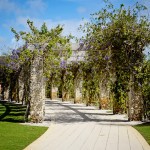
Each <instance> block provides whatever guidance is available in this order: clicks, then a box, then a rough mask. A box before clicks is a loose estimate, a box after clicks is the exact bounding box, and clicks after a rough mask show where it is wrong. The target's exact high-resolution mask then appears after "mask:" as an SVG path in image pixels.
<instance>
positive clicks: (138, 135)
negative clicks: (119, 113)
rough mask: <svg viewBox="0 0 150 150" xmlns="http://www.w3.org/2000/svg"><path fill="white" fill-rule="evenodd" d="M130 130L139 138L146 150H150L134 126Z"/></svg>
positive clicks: (149, 146)
mask: <svg viewBox="0 0 150 150" xmlns="http://www.w3.org/2000/svg"><path fill="white" fill-rule="evenodd" d="M128 129H129V130H131V131H132V132H133V133H134V134H135V136H136V137H137V138H138V140H139V142H140V143H141V145H142V147H143V149H144V150H150V145H149V144H148V143H147V141H146V140H145V139H144V137H143V136H142V135H141V134H140V133H139V132H138V131H137V130H136V129H135V128H133V127H132V126H129V127H128Z"/></svg>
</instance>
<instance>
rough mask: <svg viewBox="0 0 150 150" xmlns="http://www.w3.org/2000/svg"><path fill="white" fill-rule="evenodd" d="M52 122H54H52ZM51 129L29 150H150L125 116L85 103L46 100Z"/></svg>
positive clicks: (46, 117)
mask: <svg viewBox="0 0 150 150" xmlns="http://www.w3.org/2000/svg"><path fill="white" fill-rule="evenodd" d="M50 120H51V121H50ZM44 122H45V123H46V122H50V127H49V129H48V130H47V132H45V133H44V134H43V135H42V136H41V137H40V138H39V139H37V140H36V141H35V142H33V143H32V144H30V145H29V146H28V147H26V148H25V150H150V146H149V145H148V144H147V143H146V141H145V140H144V138H143V137H142V136H141V135H140V134H139V133H138V132H137V131H136V130H135V129H134V128H132V127H131V125H134V124H137V123H139V122H128V120H127V118H126V116H125V115H113V114H112V112H111V111H108V110H98V109H96V108H95V107H92V106H88V107H86V106H85V105H84V104H72V103H71V102H61V101H59V100H52V101H51V100H46V101H45V121H44Z"/></svg>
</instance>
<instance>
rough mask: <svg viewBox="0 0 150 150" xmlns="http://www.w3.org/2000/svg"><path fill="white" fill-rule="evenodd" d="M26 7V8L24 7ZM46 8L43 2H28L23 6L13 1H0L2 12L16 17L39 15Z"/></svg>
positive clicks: (30, 0)
mask: <svg viewBox="0 0 150 150" xmlns="http://www.w3.org/2000/svg"><path fill="white" fill-rule="evenodd" d="M24 6H25V7H24ZM26 7H27V8H26ZM45 8H46V4H45V2H44V1H43V0H28V1H26V2H25V3H24V4H23V5H22V4H19V3H17V1H15V0H14V1H12V0H0V10H3V11H5V12H7V13H13V14H16V15H19V16H20V15H24V14H25V15H31V14H32V15H34V14H39V13H40V12H41V11H43V10H44V9H45Z"/></svg>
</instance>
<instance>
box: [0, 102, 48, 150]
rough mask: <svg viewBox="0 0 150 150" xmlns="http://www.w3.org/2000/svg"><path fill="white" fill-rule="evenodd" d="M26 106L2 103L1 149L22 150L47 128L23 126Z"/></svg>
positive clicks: (0, 104)
mask: <svg viewBox="0 0 150 150" xmlns="http://www.w3.org/2000/svg"><path fill="white" fill-rule="evenodd" d="M24 113H25V106H22V105H18V104H17V105H16V104H10V103H0V141H1V142H0V149H1V150H22V149H24V148H25V147H26V146H27V145H29V144H30V143H32V142H33V141H34V140H35V139H37V138H38V137H39V136H40V135H42V134H43V133H44V132H45V131H46V130H47V127H36V126H26V125H21V124H19V122H24Z"/></svg>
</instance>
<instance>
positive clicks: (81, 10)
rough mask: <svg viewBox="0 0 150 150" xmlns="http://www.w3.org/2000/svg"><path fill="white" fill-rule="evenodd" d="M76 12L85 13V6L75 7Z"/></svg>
mask: <svg viewBox="0 0 150 150" xmlns="http://www.w3.org/2000/svg"><path fill="white" fill-rule="evenodd" d="M77 12H78V13H85V12H86V8H85V7H78V8H77Z"/></svg>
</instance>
